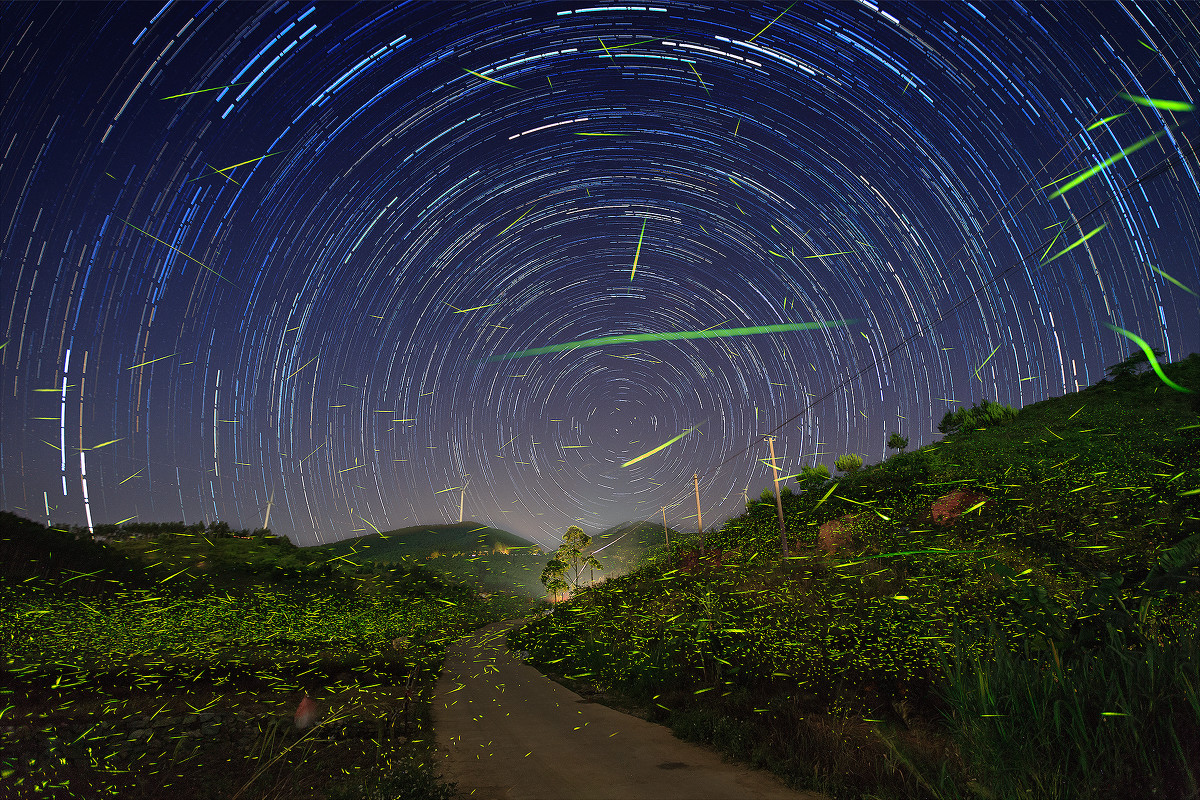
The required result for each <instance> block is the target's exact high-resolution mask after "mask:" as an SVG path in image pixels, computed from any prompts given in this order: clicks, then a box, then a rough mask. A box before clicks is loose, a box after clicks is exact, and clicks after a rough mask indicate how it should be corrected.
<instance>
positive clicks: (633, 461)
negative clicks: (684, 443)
mask: <svg viewBox="0 0 1200 800" xmlns="http://www.w3.org/2000/svg"><path fill="white" fill-rule="evenodd" d="M694 430H696V429H695V428H688V429H687V430H686V431H684V432H683V433H681V434H679V435H678V436H676V437H675V438H674V439H671V440H669V441H666V442H663V443H662V444H660V445H659V446H658V447H656V448H654V449H653V450H651V451H650V452H649V453H642V454H641V455H640V456H638V457H637V458H631V459H629V460H628V461H626V462H625V463H624V464H622V465H621V466H622V467H628V466H630V465H631V464H636V463H637V462H639V461H641V460H642V459H643V458H649V457H650V456H652V455H654V454H655V453H657V452H658V451H660V450H665V449H666V448H668V447H670V446H671V445H673V444H675V443H676V442H678V441H679V440H680V439H682V438H683V437H685V436H687V435H688V434H689V433H691V432H692V431H694Z"/></svg>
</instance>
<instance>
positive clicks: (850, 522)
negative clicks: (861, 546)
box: [817, 514, 862, 553]
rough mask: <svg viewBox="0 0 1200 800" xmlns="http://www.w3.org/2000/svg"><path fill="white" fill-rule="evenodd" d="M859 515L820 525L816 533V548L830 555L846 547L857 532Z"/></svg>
mask: <svg viewBox="0 0 1200 800" xmlns="http://www.w3.org/2000/svg"><path fill="white" fill-rule="evenodd" d="M860 516H862V515H861V514H847V515H846V516H844V517H839V518H838V519H831V520H829V521H828V522H824V523H822V524H821V528H820V530H819V531H818V532H817V547H819V548H820V549H821V550H823V551H824V552H826V553H832V552H834V551H835V550H839V549H841V548H843V547H846V546H847V545H849V544H850V543H851V542H852V541H853V540H854V534H855V532H856V531H857V530H858V525H857V523H858V518H859V517H860Z"/></svg>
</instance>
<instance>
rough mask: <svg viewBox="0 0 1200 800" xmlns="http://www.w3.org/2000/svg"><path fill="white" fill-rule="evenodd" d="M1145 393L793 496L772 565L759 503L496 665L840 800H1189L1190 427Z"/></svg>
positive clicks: (1197, 516) (1014, 421)
mask: <svg viewBox="0 0 1200 800" xmlns="http://www.w3.org/2000/svg"><path fill="white" fill-rule="evenodd" d="M1165 369H1166V371H1167V372H1168V374H1170V375H1171V377H1172V379H1173V380H1176V381H1177V382H1179V383H1181V384H1183V385H1185V386H1197V387H1200V357H1197V356H1193V357H1191V358H1189V359H1188V360H1187V361H1184V362H1181V363H1177V364H1173V365H1167V367H1166V368H1165ZM1156 381H1157V378H1155V377H1154V376H1148V377H1145V376H1144V377H1142V378H1133V379H1130V380H1127V381H1123V382H1122V383H1121V384H1119V385H1118V384H1102V385H1100V386H1097V387H1092V388H1090V389H1088V390H1085V391H1083V392H1079V393H1077V394H1073V395H1069V396H1067V397H1063V398H1058V399H1055V400H1049V401H1044V402H1042V403H1038V404H1034V405H1033V406H1030V407H1029V408H1026V409H1023V410H1021V412H1020V413H1019V414H1018V415H1017V416H1016V417H1015V418H1011V419H1009V420H1008V421H1007V422H1006V423H1004V424H999V425H996V426H994V427H988V428H985V429H983V430H973V431H963V432H961V433H957V434H955V435H953V436H950V437H947V439H946V440H944V441H943V442H939V443H937V444H935V445H931V446H928V447H925V448H922V449H921V450H918V451H914V452H912V453H905V454H900V455H897V456H894V457H892V458H890V459H888V460H887V461H885V462H883V463H882V464H878V465H874V466H871V467H867V468H865V469H861V470H859V471H857V472H854V473H851V474H847V475H844V476H841V477H839V478H836V479H830V480H826V481H817V482H811V481H810V482H809V483H807V484H806V483H803V479H801V485H800V487H799V488H800V491H799V492H796V493H789V492H785V493H784V496H783V498H782V500H783V505H784V513H785V519H786V522H787V528H788V531H789V534H790V535H791V537H792V541H791V543H790V545H789V550H790V557H789V558H788V559H787V560H786V561H783V562H781V560H780V553H779V548H780V543H779V533H778V526H777V522H776V519H775V509H774V505H775V504H774V502H773V498H770V499H771V502H769V503H767V502H765V500H764V501H763V502H759V501H752V502H751V503H749V504H748V506H747V511H746V513H745V514H743V515H741V516H739V517H737V518H735V519H731V520H729V521H728V522H726V523H725V524H724V525H723V526H722V528H721V529H720V530H717V531H710V532H708V533H707V534H706V535H705V537H704V540H703V542H702V543H700V542H697V543H674V542H673V545H674V546H673V547H672V548H671V550H670V551H669V552H662V553H660V554H659V555H656V556H654V557H651V558H650V559H649V560H648V561H647V562H646V563H645V564H644V565H642V566H641V567H640V568H639V569H637V570H635V571H634V572H632V573H630V574H629V575H626V576H623V577H621V578H616V579H610V580H608V581H606V582H605V583H603V584H600V585H597V586H594V587H590V588H588V589H585V590H583V591H581V592H579V593H578V594H577V595H576V596H575V597H574V598H572V600H571V601H570V602H568V603H564V604H560V605H559V606H558V607H557V608H556V609H555V610H554V612H553V614H551V615H550V616H548V617H546V618H544V619H540V620H537V621H536V622H533V623H531V624H529V625H527V626H526V627H525V628H523V629H520V630H516V631H513V632H512V633H511V634H510V642H511V644H512V646H513V647H514V648H515V649H519V650H524V651H527V652H529V653H530V657H531V661H532V662H533V663H534V664H536V665H538V666H539V667H542V668H544V669H547V670H549V671H553V672H557V673H560V674H561V675H562V676H563V678H564V680H566V681H569V682H574V683H576V684H579V683H586V684H590V686H591V687H593V691H596V692H600V693H603V694H608V695H616V696H620V697H621V698H622V702H628V703H636V704H639V705H640V706H641V707H642V708H643V709H644V710H645V712H644V713H645V714H646V715H647V716H649V717H651V718H654V719H657V720H659V721H662V722H664V723H666V724H669V725H671V726H672V727H673V728H674V729H675V730H676V731H677V732H678V733H679V735H680V736H681V737H683V738H690V739H693V740H696V741H702V742H707V743H709V744H712V745H714V746H717V747H718V748H719V749H721V750H722V751H723V752H725V753H727V754H728V755H730V756H731V757H734V758H738V759H741V760H744V761H748V762H750V763H753V764H756V765H759V766H765V767H768V768H770V769H772V770H774V771H775V772H777V773H778V774H780V775H781V776H782V777H783V778H784V779H785V780H787V781H788V782H789V783H790V784H791V785H793V786H795V787H797V788H804V789H812V790H817V791H822V792H825V793H827V794H829V795H831V796H833V797H835V798H860V797H861V798H868V797H869V798H897V799H899V798H927V797H934V798H940V797H981V798H993V797H994V798H1009V797H1013V798H1023V797H1030V798H1035V797H1036V798H1042V797H1052V798H1088V799H1089V800H1091V798H1095V799H1096V800H1102V799H1105V798H1112V800H1118V798H1122V799H1123V798H1127V797H1131V796H1143V797H1180V798H1195V797H1197V796H1200V795H1198V793H1197V787H1196V778H1197V776H1196V771H1195V768H1194V767H1193V766H1191V765H1194V764H1195V763H1200V724H1198V722H1197V720H1198V718H1200V704H1198V702H1197V698H1196V688H1197V687H1200V673H1198V670H1200V660H1198V659H1197V658H1196V655H1197V653H1196V637H1197V626H1198V624H1200V623H1198V621H1200V597H1198V595H1200V592H1198V590H1200V418H1198V417H1197V414H1196V411H1197V409H1196V408H1195V406H1196V400H1195V398H1194V397H1189V396H1185V395H1180V394H1178V393H1175V392H1172V391H1170V390H1168V389H1166V388H1165V387H1162V388H1161V390H1160V387H1161V384H1158V385H1155V382H1156ZM956 490H962V491H963V492H964V494H965V493H970V495H971V497H972V500H971V501H970V507H969V508H966V509H963V508H959V510H958V511H957V512H955V513H954V514H953V515H951V517H950V518H947V519H943V520H938V519H935V518H934V516H933V515H932V513H931V509H933V508H934V507H935V505H936V504H937V503H938V502H939V501H945V500H946V498H947V497H948V496H950V495H951V493H952V492H955V491H956ZM764 497H765V495H764ZM835 519H837V520H843V521H847V522H848V524H850V525H851V526H852V532H853V536H852V538H851V541H850V542H849V543H848V544H847V545H845V546H844V547H842V548H841V549H839V550H837V551H833V552H826V551H824V550H821V549H819V548H817V547H816V546H815V545H816V543H817V540H818V530H819V529H820V527H821V526H822V525H823V524H824V523H826V522H829V521H831V520H835ZM991 715H994V716H991Z"/></svg>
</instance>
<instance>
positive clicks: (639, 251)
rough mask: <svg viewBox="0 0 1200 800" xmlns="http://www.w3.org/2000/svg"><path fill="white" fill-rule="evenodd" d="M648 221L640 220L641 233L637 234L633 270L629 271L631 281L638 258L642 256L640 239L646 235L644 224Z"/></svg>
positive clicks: (635, 270)
mask: <svg viewBox="0 0 1200 800" xmlns="http://www.w3.org/2000/svg"><path fill="white" fill-rule="evenodd" d="M649 221H650V220H648V219H644V220H642V232H641V233H639V234H638V246H637V251H636V252H634V254H633V269H632V270H630V271H629V280H633V274H634V273H635V272H637V262H638V256H640V255H641V254H642V237H643V236H645V235H646V223H647V222H649Z"/></svg>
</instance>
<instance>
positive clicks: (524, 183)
mask: <svg viewBox="0 0 1200 800" xmlns="http://www.w3.org/2000/svg"><path fill="white" fill-rule="evenodd" d="M1198 19H1200V13H1198V8H1197V6H1196V5H1194V4H1190V3H1180V4H1133V3H1088V4H1082V3H1066V4H1024V5H1011V4H992V3H966V2H958V3H953V4H949V5H937V4H920V5H906V4H901V3H894V2H884V3H881V4H879V5H876V4H875V3H873V2H858V3H849V2H847V3H825V4H816V3H795V4H793V5H791V6H788V5H787V4H786V3H775V4H760V3H738V4H724V3H722V4H705V3H659V2H656V3H654V4H652V5H604V4H598V3H595V2H589V0H581V1H580V2H573V3H537V2H509V3H503V4H490V3H472V4H469V5H467V4H457V3H432V4H429V3H424V4H423V3H414V4H409V5H403V6H402V5H393V4H347V3H317V4H314V3H310V2H305V3H290V4H278V5H258V4H253V3H224V4H221V3H207V4H201V3H169V4H167V5H160V4H157V3H125V4H113V5H105V4H100V3H82V4H71V3H63V4H51V3H23V4H16V5H7V6H4V7H3V9H2V11H0V36H2V37H4V38H3V52H2V54H0V55H2V59H3V63H2V66H0V163H2V166H0V226H2V231H3V240H2V241H0V328H2V329H3V330H2V332H0V342H2V343H3V344H4V346H3V349H2V350H0V506H2V507H3V508H4V509H7V510H10V511H14V512H17V513H21V514H23V515H25V516H29V517H31V518H33V519H38V520H41V521H43V522H44V521H46V520H47V519H50V520H52V521H53V522H54V523H55V524H77V525H86V524H88V520H89V514H90V520H91V521H92V522H94V523H95V524H100V523H112V522H118V521H121V520H125V519H127V518H136V519H137V520H140V521H169V520H180V519H182V520H184V521H185V522H188V523H193V522H198V521H209V522H211V521H215V520H218V519H219V520H224V521H226V522H228V523H229V524H230V525H232V526H233V527H235V528H241V527H258V526H259V525H261V524H262V522H263V518H264V515H265V514H266V511H267V506H268V503H269V501H270V500H272V498H273V503H272V504H271V513H270V524H269V526H270V528H271V529H272V531H273V532H274V533H277V534H286V535H287V536H289V537H290V538H291V539H292V540H293V541H294V542H296V543H297V544H315V543H317V542H329V541H333V540H336V539H340V538H345V537H347V536H351V535H361V534H362V533H371V532H373V528H378V529H379V530H384V531H386V530H388V529H389V528H396V527H402V526H406V525H414V524H418V523H421V524H429V523H434V522H446V521H453V520H456V519H457V518H458V511H459V508H458V506H459V500H460V491H459V489H458V488H456V487H462V486H464V485H466V489H465V493H464V495H463V498H464V504H465V515H466V518H467V519H474V520H478V521H480V522H481V523H484V522H486V523H490V524H493V525H496V526H498V527H502V528H505V529H508V530H511V531H513V532H515V533H519V534H522V535H525V536H527V537H532V538H535V539H537V540H539V541H541V542H543V543H549V542H552V541H555V540H557V538H558V536H559V535H561V533H562V531H563V530H564V529H565V527H566V526H568V525H570V524H573V523H578V524H580V525H582V526H583V527H584V528H586V529H589V530H592V531H594V530H596V529H599V528H602V527H606V526H608V525H612V524H615V523H618V522H621V521H624V520H631V519H646V518H650V519H654V518H661V516H660V514H661V512H660V509H661V508H662V507H663V506H668V510H667V519H668V522H669V523H670V524H671V525H672V527H678V528H680V529H688V528H692V529H694V527H695V525H696V519H695V513H696V511H695V502H694V498H693V474H696V473H699V475H700V478H699V484H700V495H701V500H702V505H703V521H704V525H705V526H706V527H707V526H710V525H713V524H718V523H719V522H720V521H722V520H723V519H725V518H727V517H728V516H731V515H733V514H736V513H738V512H739V511H740V510H741V508H742V502H743V492H744V491H747V490H748V492H749V494H750V496H751V497H752V498H753V497H754V496H756V495H757V494H758V493H759V492H760V491H761V490H762V488H763V487H765V486H767V485H769V484H770V479H771V470H770V468H769V466H768V463H767V462H766V461H765V459H767V458H768V457H769V454H768V447H767V444H766V442H765V441H764V439H763V437H764V435H766V434H770V433H772V432H773V433H774V435H775V436H776V437H777V438H776V440H775V443H774V444H775V452H776V455H777V457H778V464H779V465H780V467H781V469H782V470H783V471H784V472H783V474H785V475H786V474H792V473H795V472H799V470H800V468H801V466H805V465H811V464H815V463H825V464H827V465H829V466H830V467H832V466H833V461H834V459H835V458H836V457H837V456H838V455H840V454H843V453H858V454H859V455H861V456H862V457H863V459H864V461H866V462H867V463H873V462H876V461H879V460H881V459H882V458H884V457H885V456H886V454H887V453H888V452H891V451H888V450H887V448H886V446H885V442H886V440H887V438H888V435H889V434H890V433H892V432H897V431H898V432H900V433H902V434H903V435H905V436H907V437H909V439H910V445H909V447H910V449H911V448H914V447H917V446H920V445H924V444H928V443H930V442H931V441H935V440H937V438H939V434H938V433H937V432H936V425H937V423H938V421H939V420H940V419H941V416H942V414H943V413H944V412H945V411H946V409H947V408H957V407H958V406H957V405H956V404H959V403H967V404H970V403H973V402H976V401H978V400H980V399H981V398H984V397H986V398H989V399H992V400H997V401H1000V402H1002V403H1005V404H1009V405H1014V406H1018V407H1019V406H1022V405H1026V404H1029V403H1032V402H1035V401H1038V400H1042V399H1045V398H1048V397H1055V396H1059V395H1062V394H1064V393H1066V392H1074V391H1076V390H1077V389H1079V388H1082V387H1084V386H1087V385H1090V384H1093V383H1096V382H1097V381H1099V380H1100V379H1102V378H1103V377H1104V369H1105V367H1106V366H1108V365H1110V364H1112V363H1115V362H1116V361H1119V360H1121V359H1122V358H1123V357H1124V356H1125V355H1126V354H1127V353H1128V352H1129V351H1130V350H1131V349H1136V346H1135V345H1134V344H1133V343H1132V342H1131V341H1130V340H1129V339H1128V338H1126V337H1125V336H1124V335H1122V334H1120V333H1119V332H1116V331H1114V330H1112V329H1111V328H1110V327H1107V326H1106V323H1107V325H1112V326H1117V327H1120V328H1123V329H1125V330H1128V331H1130V332H1132V333H1136V334H1137V335H1138V336H1140V337H1142V338H1143V339H1145V340H1146V342H1148V343H1149V344H1150V345H1151V346H1153V347H1156V348H1159V349H1161V350H1163V351H1164V352H1165V353H1166V354H1167V358H1168V359H1169V360H1177V359H1179V358H1182V357H1185V356H1186V355H1187V354H1188V353H1190V352H1192V351H1195V350H1200V324H1198V316H1197V298H1196V296H1195V295H1194V292H1195V291H1196V290H1197V289H1198V288H1200V184H1198V181H1197V171H1198V168H1197V156H1196V154H1195V152H1194V148H1195V146H1196V138H1197V135H1198V130H1197V118H1198V115H1197V113H1195V112H1190V111H1187V110H1186V106H1182V105H1179V104H1180V103H1196V102H1200V98H1198V97H1197V88H1196V87H1197V86H1200V81H1198V77H1200V22H1198ZM215 87H224V88H215ZM1123 93H1124V94H1125V95H1130V96H1135V97H1139V98H1154V99H1155V100H1169V101H1174V105H1173V106H1172V108H1173V109H1174V110H1172V108H1165V107H1163V104H1161V103H1156V104H1151V103H1149V102H1148V101H1146V102H1142V103H1136V102H1134V101H1132V100H1130V99H1128V98H1126V97H1123V96H1122V94H1123ZM1109 117H1113V119H1107V121H1104V120H1106V118H1109ZM1102 121H1103V122H1102ZM1096 123H1100V124H1096ZM1092 126H1094V127H1092ZM1089 128H1090V129H1089ZM1155 134H1158V135H1157V136H1155ZM1151 137H1153V138H1151ZM1148 138H1149V139H1150V140H1149V141H1148V142H1144V143H1143V145H1142V146H1141V147H1140V148H1138V149H1136V150H1135V151H1130V152H1128V154H1127V157H1125V158H1121V159H1118V160H1116V161H1114V162H1113V163H1112V164H1111V165H1110V166H1109V167H1108V168H1106V169H1104V170H1101V171H1099V172H1098V173H1097V174H1095V175H1093V176H1091V177H1089V178H1087V179H1086V180H1084V181H1083V182H1081V183H1079V184H1078V185H1077V186H1073V187H1071V188H1070V189H1069V190H1068V191H1066V192H1065V193H1063V194H1061V195H1060V196H1058V197H1051V195H1052V194H1053V193H1054V191H1055V190H1056V189H1058V188H1062V187H1064V186H1067V185H1068V184H1069V183H1070V181H1069V180H1060V179H1064V178H1066V177H1067V176H1070V175H1071V174H1072V173H1076V172H1079V171H1081V170H1087V169H1088V168H1090V167H1093V166H1095V165H1097V164H1101V163H1103V162H1104V161H1106V160H1108V159H1109V158H1110V157H1112V156H1114V155H1117V154H1120V153H1122V152H1123V151H1126V149H1127V148H1130V147H1131V146H1132V145H1135V144H1138V143H1142V142H1143V141H1144V140H1147V139H1148ZM1139 179H1140V182H1139ZM1055 181H1060V182H1059V183H1057V184H1055V185H1053V186H1047V185H1048V184H1051V183H1053V182H1055ZM1044 186H1045V187H1047V188H1042V187H1044ZM1101 226H1103V227H1101ZM1097 229H1099V230H1097ZM1089 233H1090V234H1092V235H1091V236H1090V238H1087V240H1086V241H1084V242H1083V243H1082V244H1079V245H1078V246H1076V247H1074V248H1073V249H1071V250H1070V251H1069V252H1066V253H1065V254H1064V255H1061V256H1060V257H1055V256H1056V255H1058V254H1059V253H1060V252H1062V251H1064V250H1066V248H1068V247H1070V246H1071V245H1072V244H1075V243H1076V242H1078V241H1079V240H1081V239H1083V238H1084V237H1085V236H1086V235H1088V234H1089ZM1168 276H1169V278H1170V279H1169V278H1168ZM1171 279H1174V280H1171ZM1174 281H1178V282H1179V283H1181V284H1183V287H1186V288H1181V287H1180V286H1179V285H1177V284H1176V283H1175V282H1174ZM789 323H807V324H805V325H803V326H800V325H797V326H796V327H795V328H794V329H788V330H778V329H776V330H774V331H770V332H758V333H750V334H746V335H722V336H718V337H708V336H706V337H704V338H669V337H661V338H659V339H657V340H656V339H642V340H632V341H631V340H626V341H600V342H586V341H585V340H595V339H604V338H605V337H627V336H637V335H641V334H674V333H679V332H696V331H708V333H714V332H717V331H722V330H725V331H729V330H732V329H738V328H754V327H761V326H780V325H787V324H789ZM811 323H817V324H815V325H814V324H811ZM570 342H583V344H580V345H579V346H577V347H574V348H559V349H557V350H554V351H551V352H542V353H537V354H529V355H523V356H519V357H518V356H516V355H514V356H513V357H510V358H501V357H502V356H505V355H510V354H517V353H519V352H521V351H525V350H531V349H539V348H547V347H551V346H553V345H562V344H566V343H570ZM981 365H982V368H981ZM689 431H690V432H689ZM685 432H688V433H687V435H685V436H683V437H682V438H680V439H678V440H677V441H675V442H674V443H672V444H671V445H669V446H668V447H666V448H664V449H662V450H661V451H659V452H657V453H655V454H654V455H651V456H648V457H646V458H644V459H642V460H640V461H638V462H637V463H636V464H632V465H629V466H622V465H623V464H624V463H625V462H627V461H629V460H631V459H634V458H636V457H637V456H640V455H642V454H644V453H646V452H648V451H650V450H652V449H654V448H656V447H658V446H659V445H661V444H663V443H665V442H667V441H668V440H671V439H673V438H675V437H677V436H679V435H680V434H682V433H685ZM447 490H449V491H447ZM47 507H48V509H49V514H48V515H47Z"/></svg>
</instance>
